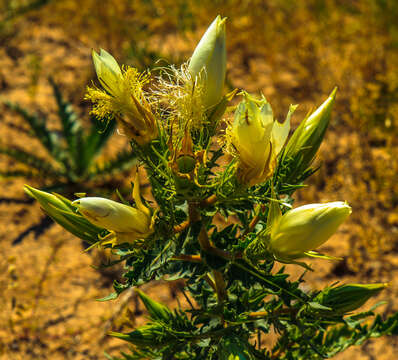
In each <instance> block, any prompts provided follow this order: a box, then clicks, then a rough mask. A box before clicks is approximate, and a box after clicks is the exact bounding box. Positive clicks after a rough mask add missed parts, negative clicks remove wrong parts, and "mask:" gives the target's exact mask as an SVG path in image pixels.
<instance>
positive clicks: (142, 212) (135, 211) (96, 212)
mask: <svg viewBox="0 0 398 360" xmlns="http://www.w3.org/2000/svg"><path fill="white" fill-rule="evenodd" d="M133 198H134V200H135V204H136V206H137V207H136V208H134V207H132V206H129V205H125V204H121V203H119V202H116V201H113V200H109V199H104V198H100V197H84V198H81V199H78V200H75V201H73V203H72V204H73V205H75V206H76V207H77V208H78V210H79V212H80V213H81V214H82V215H83V216H84V217H85V218H86V219H87V220H88V221H89V222H90V223H92V224H94V225H96V226H99V227H101V228H104V229H106V230H108V231H111V232H113V233H115V234H116V238H117V243H122V242H134V240H137V239H145V238H146V237H148V236H149V235H151V234H152V233H153V222H152V220H153V219H152V217H151V212H150V210H149V209H148V208H147V207H146V206H145V205H144V204H143V203H142V201H141V196H140V192H139V176H138V174H137V176H136V178H135V181H134V190H133Z"/></svg>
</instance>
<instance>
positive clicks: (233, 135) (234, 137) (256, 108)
mask: <svg viewBox="0 0 398 360" xmlns="http://www.w3.org/2000/svg"><path fill="white" fill-rule="evenodd" d="M242 95H243V97H244V98H243V100H242V101H241V102H240V104H239V105H238V108H237V110H236V112H235V117H234V121H233V124H232V125H231V126H229V128H228V129H227V141H228V143H229V145H231V146H230V148H232V149H233V150H232V152H235V153H236V155H237V156H238V157H239V172H238V177H239V180H240V182H241V183H242V184H246V185H247V186H253V185H256V184H259V183H261V182H264V181H265V180H266V179H268V178H269V177H270V176H271V175H272V173H273V171H274V168H275V166H276V159H277V156H278V154H279V152H280V151H281V150H282V148H283V145H284V144H285V142H286V139H287V136H288V134H289V129H290V117H291V115H292V113H293V111H294V109H295V107H294V106H291V107H290V110H289V113H288V116H287V117H286V120H285V122H284V123H282V124H281V123H279V122H278V121H276V120H275V119H274V117H273V114H272V108H271V105H270V104H269V103H268V102H267V100H266V99H265V98H264V96H262V97H261V99H256V98H255V97H253V96H251V95H250V94H248V93H246V92H243V93H242Z"/></svg>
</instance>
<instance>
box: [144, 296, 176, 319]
mask: <svg viewBox="0 0 398 360" xmlns="http://www.w3.org/2000/svg"><path fill="white" fill-rule="evenodd" d="M136 292H137V294H138V296H139V298H140V299H141V301H142V302H143V303H144V305H145V308H146V309H147V310H148V312H149V315H150V316H151V318H152V319H154V320H161V321H168V320H169V319H170V317H171V315H172V313H171V311H170V310H169V309H168V308H167V307H166V306H165V305H163V304H161V303H159V302H157V301H155V300H152V299H151V298H150V297H149V296H148V295H146V294H145V293H143V292H142V291H140V290H138V289H136Z"/></svg>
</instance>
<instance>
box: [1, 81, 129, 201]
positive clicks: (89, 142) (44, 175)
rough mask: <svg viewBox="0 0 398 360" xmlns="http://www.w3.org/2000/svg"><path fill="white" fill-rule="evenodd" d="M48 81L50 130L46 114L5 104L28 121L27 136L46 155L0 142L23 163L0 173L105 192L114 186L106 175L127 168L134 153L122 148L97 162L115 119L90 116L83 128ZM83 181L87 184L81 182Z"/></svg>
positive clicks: (63, 189)
mask: <svg viewBox="0 0 398 360" xmlns="http://www.w3.org/2000/svg"><path fill="white" fill-rule="evenodd" d="M50 84H51V86H52V88H53V93H54V97H55V100H56V104H57V108H58V118H59V123H60V126H61V128H60V130H50V129H49V127H48V122H47V117H46V116H39V115H36V114H33V113H30V112H29V111H28V110H26V109H24V108H22V107H21V106H19V105H18V104H16V103H10V102H7V103H6V104H5V105H6V106H7V107H8V108H9V109H10V110H12V111H14V112H15V113H16V114H18V115H20V117H21V118H22V119H23V120H24V121H25V122H26V124H28V126H29V131H30V133H31V136H32V137H34V138H35V139H37V140H38V141H39V142H40V143H41V145H42V146H43V147H44V148H45V150H46V152H47V154H48V155H49V157H46V158H44V157H39V156H37V155H36V154H35V153H33V152H30V151H29V150H25V149H22V148H20V147H18V146H16V145H13V146H4V145H0V154H4V155H6V156H7V157H9V158H12V159H14V160H16V161H17V162H18V163H21V164H23V165H24V168H23V169H15V170H13V169H7V170H3V171H1V172H0V175H1V176H2V177H16V176H19V177H24V178H28V179H33V178H34V179H35V180H38V182H39V183H40V184H41V186H43V187H45V188H46V189H56V190H58V191H61V192H63V193H64V194H72V193H73V192H78V191H80V192H82V191H85V190H90V187H91V186H94V187H95V188H96V189H97V191H100V192H101V191H103V192H105V193H109V192H110V191H112V190H113V186H114V185H113V183H114V180H113V179H110V175H116V174H117V173H120V172H123V171H126V170H129V169H130V168H131V167H132V164H133V163H134V162H135V156H134V154H133V153H132V151H131V150H122V151H121V152H119V153H118V154H116V156H115V157H113V158H111V159H109V160H107V161H105V162H101V163H100V162H97V161H96V158H97V156H98V155H100V154H101V152H102V150H103V149H104V147H105V146H106V145H107V143H108V142H109V140H110V138H111V136H112V134H113V132H114V129H115V126H116V123H115V121H114V120H109V121H105V123H106V125H104V121H101V120H98V119H96V118H93V117H92V118H91V122H92V125H91V127H90V128H89V129H87V130H86V129H84V128H83V123H82V120H81V119H79V116H78V115H77V113H76V112H75V111H74V110H73V107H72V105H71V104H70V103H69V102H68V101H67V100H66V99H65V98H64V97H63V95H62V94H61V92H60V89H59V87H58V86H57V84H56V83H55V82H54V81H53V80H52V79H50ZM77 184H79V185H78V186H77ZM84 184H87V187H84V186H82V185H84ZM90 184H91V185H90ZM93 184H95V185H93Z"/></svg>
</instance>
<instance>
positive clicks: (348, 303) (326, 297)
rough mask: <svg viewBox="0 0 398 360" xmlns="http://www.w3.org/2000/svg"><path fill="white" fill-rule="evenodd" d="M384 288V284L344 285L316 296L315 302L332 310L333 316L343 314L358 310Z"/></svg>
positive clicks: (328, 289) (386, 285)
mask: <svg viewBox="0 0 398 360" xmlns="http://www.w3.org/2000/svg"><path fill="white" fill-rule="evenodd" d="M386 287H388V284H386V283H378V284H346V285H341V286H336V287H331V288H327V289H325V290H323V291H322V292H321V293H319V294H318V295H317V296H316V298H315V301H316V302H318V303H319V304H321V305H323V306H326V307H328V308H330V309H332V310H331V311H333V314H336V313H337V314H345V313H348V312H351V311H354V310H356V309H358V308H360V307H361V306H362V305H364V304H365V303H366V302H367V301H368V300H369V299H370V298H371V297H372V296H376V295H378V294H379V293H380V292H381V291H382V290H383V289H385V288H386Z"/></svg>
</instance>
